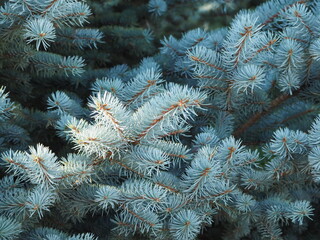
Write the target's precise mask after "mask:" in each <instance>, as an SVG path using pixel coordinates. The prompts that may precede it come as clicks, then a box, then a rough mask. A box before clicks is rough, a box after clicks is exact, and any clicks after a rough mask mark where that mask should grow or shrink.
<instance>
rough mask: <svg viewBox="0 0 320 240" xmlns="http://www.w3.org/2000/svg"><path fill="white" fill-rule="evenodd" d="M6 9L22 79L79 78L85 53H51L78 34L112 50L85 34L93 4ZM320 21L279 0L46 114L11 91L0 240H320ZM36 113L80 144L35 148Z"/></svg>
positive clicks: (315, 11)
mask: <svg viewBox="0 0 320 240" xmlns="http://www.w3.org/2000/svg"><path fill="white" fill-rule="evenodd" d="M180 2H183V1H180ZM218 2H220V1H218ZM222 2H224V1H222ZM108 4H111V3H110V2H109V3H106V5H108ZM114 4H116V3H114ZM170 4H171V5H174V4H175V1H164V0H159V1H153V0H151V1H149V3H148V9H149V10H148V11H149V12H150V14H151V15H152V16H153V17H157V18H160V17H161V16H162V15H163V14H165V12H166V10H167V8H168V7H170ZM180 4H181V3H180ZM108 6H110V5H108ZM0 13H1V14H0V24H1V28H2V29H4V30H3V33H2V34H3V36H4V41H3V42H2V43H0V46H1V48H0V49H1V51H3V52H2V53H3V54H11V55H12V58H10V61H9V62H8V63H6V62H3V63H2V66H4V67H5V66H7V65H6V64H9V65H8V66H11V67H12V64H13V65H14V67H12V68H8V69H12V72H11V73H12V74H20V76H21V77H22V76H23V74H22V72H21V71H22V70H23V71H26V72H30V73H31V74H34V73H36V74H38V75H39V76H40V75H41V74H43V75H42V76H46V77H48V76H50V77H52V76H54V75H59V74H62V75H64V77H66V78H74V76H76V75H79V78H80V79H81V76H83V75H85V73H84V72H83V71H84V68H83V67H84V60H83V58H82V57H81V56H63V57H62V56H61V55H58V54H56V53H51V52H49V50H50V48H51V44H54V43H55V42H59V41H61V42H62V45H64V44H67V42H68V40H67V39H68V38H69V39H70V38H71V36H70V35H68V34H71V35H72V39H73V41H72V45H73V47H74V46H75V47H77V48H79V49H84V48H86V47H89V48H90V47H91V48H95V47H97V44H98V43H102V40H101V38H102V36H103V34H102V33H101V32H100V31H99V30H98V29H86V28H83V29H82V28H77V29H74V27H75V26H77V27H78V26H82V24H83V23H84V22H85V21H86V19H87V16H89V15H90V14H91V11H90V9H89V7H88V5H86V4H85V3H84V2H82V1H73V0H72V1H67V0H61V1H51V0H50V1H46V0H43V1H34V0H23V1H22V0H21V1H13V0H12V1H11V0H10V1H9V2H7V3H6V4H5V5H4V6H3V7H2V8H1V10H0ZM319 16H320V1H318V0H314V1H297V0H271V1H268V2H265V3H263V4H261V5H260V6H258V7H257V8H256V9H252V10H242V11H240V12H239V13H238V14H237V15H236V16H235V17H234V19H233V21H232V22H231V25H230V27H228V28H220V29H216V30H212V31H205V30H202V29H200V28H198V29H194V30H190V31H188V32H186V33H184V34H183V35H182V37H181V38H180V39H178V38H176V37H174V36H166V37H164V38H163V40H162V41H161V44H162V47H161V48H160V51H159V53H158V54H156V55H154V56H152V57H145V58H143V59H142V60H141V61H140V63H139V64H138V65H137V66H133V67H128V66H127V65H125V64H122V65H117V66H114V67H112V68H109V69H108V70H103V71H102V72H103V74H102V75H103V76H102V77H98V78H96V74H93V77H94V80H93V81H92V82H91V85H90V96H89V97H88V98H86V99H81V98H80V97H79V96H78V95H77V92H76V91H75V92H70V91H62V90H60V89H57V90H53V91H52V92H51V94H50V95H48V96H47V99H46V104H47V109H46V111H35V110H26V109H24V108H23V107H22V106H21V105H20V104H19V103H17V102H14V101H12V100H11V99H10V98H9V96H10V95H9V94H8V91H7V89H6V88H5V87H2V88H1V89H0V150H1V157H0V167H1V168H0V169H1V171H2V172H1V175H0V176H1V178H0V239H5V240H14V239H30V240H31V239H32V240H34V239H48V240H49V239H50V240H58V239H68V240H96V239H136V238H140V239H159V240H161V239H162V240H170V239H172V240H189V239H197V238H198V237H199V236H201V235H202V234H204V235H205V234H206V231H208V232H210V230H212V229H215V230H216V232H218V235H217V236H216V235H215V236H212V235H211V236H210V237H209V238H210V239H213V238H215V237H217V239H218V238H221V239H225V240H229V239H261V240H265V239H303V237H302V235H303V234H306V232H307V231H308V230H310V229H311V230H312V231H309V232H314V231H315V230H314V229H313V226H314V224H313V223H312V221H311V220H312V219H315V218H317V216H316V212H317V211H318V210H319V206H318V203H319V197H320V193H319V182H320V140H319V139H320V115H318V114H319V95H320V86H319V69H320V42H319V37H320V29H319V26H320V17H319ZM159 21H160V20H159ZM118 30H119V29H118ZM68 36H69V37H68ZM59 38H60V40H59ZM63 39H65V40H63ZM15 42H18V43H19V44H16V45H15V46H13V45H12V44H13V43H15ZM119 44H120V45H121V44H123V43H119ZM70 47H71V46H70ZM11 55H10V56H11ZM21 56H23V57H21ZM4 67H3V69H4ZM16 69H20V70H17V71H20V72H19V73H18V72H14V71H15V70H16ZM21 69H22V70H21ZM11 73H10V74H11ZM1 74H2V72H1ZM88 75H89V73H88ZM88 75H87V76H88ZM48 79H50V78H48ZM4 82H5V81H4ZM11 87H14V85H12V86H11ZM33 111H34V112H33ZM31 112H32V113H31ZM29 116H34V117H35V116H36V117H35V119H41V120H39V122H40V123H41V124H40V123H39V124H38V127H39V126H40V125H41V126H42V127H44V125H46V127H47V129H48V131H49V130H50V127H51V128H54V130H55V134H56V135H57V136H58V137H59V138H60V139H61V141H64V144H65V145H67V146H69V148H68V147H66V148H64V151H59V152H58V153H55V152H53V151H52V150H50V148H49V147H48V146H45V145H44V144H43V143H41V142H40V143H37V144H31V143H33V142H32V140H31V138H32V133H33V131H32V129H33V128H35V126H34V124H37V123H32V119H31V120H30V118H28V117H29ZM51 130H52V129H51ZM51 132H52V131H51ZM48 134H49V133H48ZM305 236H306V239H312V237H314V236H313V235H312V234H311V233H310V234H309V235H305Z"/></svg>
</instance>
